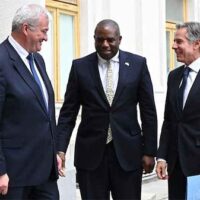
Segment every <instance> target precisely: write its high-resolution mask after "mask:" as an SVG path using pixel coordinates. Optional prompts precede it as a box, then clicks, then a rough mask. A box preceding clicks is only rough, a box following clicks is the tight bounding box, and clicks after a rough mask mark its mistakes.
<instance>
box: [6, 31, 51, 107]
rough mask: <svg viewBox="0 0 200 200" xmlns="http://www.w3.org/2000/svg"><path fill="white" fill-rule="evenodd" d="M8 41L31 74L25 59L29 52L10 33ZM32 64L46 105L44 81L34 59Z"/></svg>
mask: <svg viewBox="0 0 200 200" xmlns="http://www.w3.org/2000/svg"><path fill="white" fill-rule="evenodd" d="M8 41H9V42H10V44H11V45H12V46H13V47H14V49H15V50H16V51H17V53H18V55H19V56H20V58H21V59H22V60H23V62H24V64H25V65H26V67H27V68H28V70H29V71H30V73H31V74H32V72H31V69H30V65H29V63H28V59H27V56H28V55H29V53H28V52H27V51H26V50H25V49H24V48H23V47H22V46H21V45H20V44H19V43H18V42H17V41H16V40H15V39H14V38H13V37H12V35H10V36H9V37H8ZM34 65H35V70H36V73H37V75H38V77H39V79H40V82H41V85H42V90H43V94H44V98H45V101H46V105H47V107H48V99H49V97H48V93H47V89H46V86H45V84H44V81H43V79H42V77H41V75H40V73H39V71H38V69H37V67H36V64H35V61H34Z"/></svg>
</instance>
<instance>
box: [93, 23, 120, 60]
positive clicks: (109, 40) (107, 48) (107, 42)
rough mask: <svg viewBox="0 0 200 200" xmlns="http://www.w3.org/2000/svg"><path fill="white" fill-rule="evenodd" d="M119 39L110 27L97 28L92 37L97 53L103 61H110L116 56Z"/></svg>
mask: <svg viewBox="0 0 200 200" xmlns="http://www.w3.org/2000/svg"><path fill="white" fill-rule="evenodd" d="M121 38H122V37H121V36H119V34H117V32H116V30H115V28H114V27H112V26H109V25H107V26H101V27H97V29H96V31H95V35H94V39H95V48H96V51H97V53H99V55H100V56H101V57H102V58H103V59H105V60H110V59H111V58H112V57H114V56H115V55H116V54H117V52H118V50H119V45H120V43H121Z"/></svg>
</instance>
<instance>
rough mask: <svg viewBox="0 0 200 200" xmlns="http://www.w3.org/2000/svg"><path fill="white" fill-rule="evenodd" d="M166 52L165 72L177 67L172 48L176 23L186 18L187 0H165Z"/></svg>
mask: <svg viewBox="0 0 200 200" xmlns="http://www.w3.org/2000/svg"><path fill="white" fill-rule="evenodd" d="M165 2H166V43H167V45H166V48H167V49H166V52H167V72H169V71H170V70H172V69H174V68H175V67H177V65H178V64H177V61H176V56H175V53H174V50H173V49H172V44H173V41H174V34H175V31H176V23H181V22H184V21H186V19H187V9H186V8H187V0H166V1H165Z"/></svg>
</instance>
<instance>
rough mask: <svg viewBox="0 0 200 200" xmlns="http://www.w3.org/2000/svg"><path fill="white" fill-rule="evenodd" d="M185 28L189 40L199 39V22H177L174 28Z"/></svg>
mask: <svg viewBox="0 0 200 200" xmlns="http://www.w3.org/2000/svg"><path fill="white" fill-rule="evenodd" d="M181 28H186V30H187V39H188V40H189V41H190V42H194V41H197V40H200V23H199V22H185V23H183V24H177V25H176V29H177V30H178V29H181Z"/></svg>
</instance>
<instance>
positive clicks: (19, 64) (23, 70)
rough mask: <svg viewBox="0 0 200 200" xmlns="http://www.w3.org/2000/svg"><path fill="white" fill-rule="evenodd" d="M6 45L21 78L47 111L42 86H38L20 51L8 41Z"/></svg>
mask: <svg viewBox="0 0 200 200" xmlns="http://www.w3.org/2000/svg"><path fill="white" fill-rule="evenodd" d="M6 46H7V49H8V52H9V55H10V58H11V60H12V62H13V66H14V68H15V69H16V71H17V72H18V73H19V75H20V76H21V78H22V79H23V80H24V81H25V82H26V84H27V85H28V86H29V87H30V89H31V90H32V91H33V93H34V95H35V96H36V97H37V100H38V102H39V103H40V105H41V107H42V108H43V110H44V111H45V112H47V111H46V108H45V105H44V103H43V97H42V95H41V91H40V88H39V87H38V85H37V83H36V82H35V80H34V78H33V76H32V75H31V73H30V71H29V70H28V69H27V67H26V65H25V64H24V62H23V61H22V59H21V58H20V56H19V55H18V53H17V52H16V51H15V49H14V48H13V47H12V45H11V44H10V43H9V42H8V41H7V43H6ZM44 82H45V81H44Z"/></svg>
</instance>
